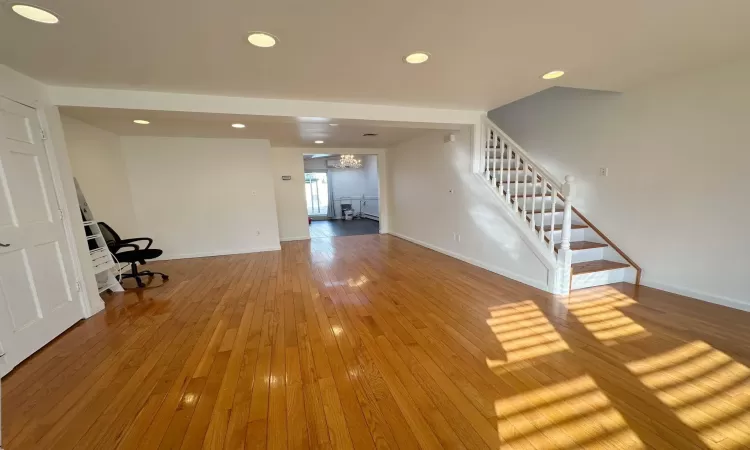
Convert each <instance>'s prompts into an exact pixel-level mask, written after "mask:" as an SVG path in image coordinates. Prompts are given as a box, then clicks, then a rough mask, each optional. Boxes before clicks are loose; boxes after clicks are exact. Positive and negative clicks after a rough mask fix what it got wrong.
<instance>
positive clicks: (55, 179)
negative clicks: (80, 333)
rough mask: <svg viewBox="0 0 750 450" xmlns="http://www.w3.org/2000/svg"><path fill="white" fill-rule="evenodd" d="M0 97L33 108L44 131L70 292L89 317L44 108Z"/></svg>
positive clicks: (88, 307)
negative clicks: (71, 280) (68, 265)
mask: <svg viewBox="0 0 750 450" xmlns="http://www.w3.org/2000/svg"><path fill="white" fill-rule="evenodd" d="M0 97H4V98H6V99H8V100H10V101H13V102H16V103H20V104H22V105H24V106H28V107H29V108H33V109H34V111H36V117H37V119H38V120H39V126H40V127H41V129H42V132H43V133H44V136H45V137H44V138H43V139H42V144H43V146H44V153H45V155H46V157H47V164H48V165H49V168H50V174H51V176H52V186H53V190H54V192H55V197H56V200H57V204H58V207H59V208H60V210H61V211H62V225H63V229H64V231H65V244H66V246H67V247H68V249H67V252H68V256H69V257H70V261H71V263H72V265H73V276H74V279H75V283H76V284H75V286H70V289H71V291H72V292H71V294H73V295H75V294H78V301H79V303H80V307H81V318H82V319H87V318H89V317H91V316H92V315H93V314H94V312H93V310H92V308H91V302H90V299H89V297H88V292H87V290H86V285H85V282H84V279H83V278H84V277H83V270H82V263H81V259H80V258H79V255H78V251H77V250H76V248H77V245H76V240H75V235H74V234H73V222H72V221H71V215H70V208H69V207H68V206H69V205H68V203H67V201H66V200H65V191H64V189H63V183H62V175H61V174H60V167H59V166H58V161H57V157H56V154H55V148H54V145H53V144H52V139H51V133H50V127H49V122H48V121H47V116H46V114H45V112H44V108H41V107H40V106H39V102H38V101H32V102H29V101H23V100H20V99H18V98H15V96H13V95H8V94H7V93H5V92H0Z"/></svg>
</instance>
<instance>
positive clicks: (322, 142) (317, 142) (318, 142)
mask: <svg viewBox="0 0 750 450" xmlns="http://www.w3.org/2000/svg"><path fill="white" fill-rule="evenodd" d="M315 143H316V144H325V141H315Z"/></svg>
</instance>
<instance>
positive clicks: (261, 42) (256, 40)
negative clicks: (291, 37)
mask: <svg viewBox="0 0 750 450" xmlns="http://www.w3.org/2000/svg"><path fill="white" fill-rule="evenodd" d="M277 40H278V39H276V36H274V35H272V34H268V33H265V32H263V31H253V32H252V33H250V35H249V36H248V37H247V41H248V42H249V43H251V44H253V45H254V46H256V47H260V48H270V47H273V46H274V45H276V41H277Z"/></svg>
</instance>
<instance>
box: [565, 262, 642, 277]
mask: <svg viewBox="0 0 750 450" xmlns="http://www.w3.org/2000/svg"><path fill="white" fill-rule="evenodd" d="M625 267H630V266H629V265H627V264H625V263H620V262H616V261H609V260H606V259H599V260H596V261H586V262H579V263H574V264H573V265H571V266H570V269H571V273H572V274H573V275H580V274H583V273H593V272H604V271H606V270H613V269H622V268H625Z"/></svg>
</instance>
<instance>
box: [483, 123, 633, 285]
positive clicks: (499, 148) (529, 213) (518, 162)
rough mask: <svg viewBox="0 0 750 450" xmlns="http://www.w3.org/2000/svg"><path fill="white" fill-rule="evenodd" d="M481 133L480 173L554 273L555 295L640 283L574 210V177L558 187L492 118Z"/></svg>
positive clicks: (625, 259)
mask: <svg viewBox="0 0 750 450" xmlns="http://www.w3.org/2000/svg"><path fill="white" fill-rule="evenodd" d="M479 132H480V133H481V134H480V136H479V139H478V140H477V142H478V145H477V147H478V151H477V152H476V161H475V172H476V173H477V174H478V175H480V176H482V177H483V178H484V179H485V180H486V182H487V184H488V186H489V187H490V188H491V189H492V190H493V191H494V192H495V194H496V195H497V197H498V198H499V199H500V201H501V203H503V204H504V205H505V206H506V207H507V208H508V212H509V213H511V214H512V215H513V216H515V218H516V219H517V220H516V223H517V224H518V226H519V227H520V228H521V230H522V232H523V233H522V234H523V235H524V236H525V237H526V238H527V240H528V241H529V243H530V245H531V246H532V248H533V249H535V251H536V253H537V254H538V256H540V257H541V259H542V261H543V262H545V264H546V265H547V266H548V268H549V269H550V274H551V276H550V277H549V290H550V291H551V292H553V293H555V294H567V293H568V292H569V291H571V290H576V289H583V288H587V287H593V286H601V285H604V284H611V283H617V282H628V283H634V284H639V283H640V275H641V268H640V267H639V266H638V265H637V264H635V262H633V260H632V259H630V258H629V257H628V256H627V255H626V254H625V253H623V252H622V250H620V249H619V248H618V247H617V246H616V245H615V244H614V243H613V242H612V241H611V240H610V239H608V238H607V237H606V236H605V235H604V234H603V233H601V231H599V230H598V229H597V228H596V227H595V226H594V225H593V224H592V223H591V222H589V221H588V220H587V219H586V218H585V217H584V216H583V215H582V214H581V213H580V212H579V211H578V210H576V209H575V207H573V203H574V201H575V186H574V183H575V179H574V177H573V176H570V175H568V176H566V177H565V183H560V182H558V181H557V180H556V179H555V178H554V177H553V176H552V175H551V174H549V173H548V172H547V171H546V170H545V169H544V168H543V167H541V166H539V165H538V164H536V163H535V162H534V161H533V160H532V158H531V157H530V156H529V155H528V153H526V152H525V151H524V150H523V149H522V148H521V147H520V146H519V145H518V144H516V143H515V142H514V141H513V140H512V139H511V138H509V137H508V136H507V135H506V134H505V133H503V131H502V130H500V128H498V127H497V125H495V124H494V123H493V122H492V121H490V120H489V119H487V118H483V121H482V126H481V127H480V130H479Z"/></svg>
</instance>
